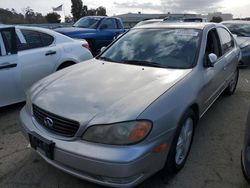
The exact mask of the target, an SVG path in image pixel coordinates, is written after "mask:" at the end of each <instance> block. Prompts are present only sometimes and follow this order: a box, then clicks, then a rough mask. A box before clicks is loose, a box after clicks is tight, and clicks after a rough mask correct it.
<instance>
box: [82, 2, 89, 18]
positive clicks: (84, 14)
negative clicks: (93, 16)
mask: <svg viewBox="0 0 250 188" xmlns="http://www.w3.org/2000/svg"><path fill="white" fill-rule="evenodd" d="M84 16H88V7H87V5H84V6H83V8H82V17H84Z"/></svg>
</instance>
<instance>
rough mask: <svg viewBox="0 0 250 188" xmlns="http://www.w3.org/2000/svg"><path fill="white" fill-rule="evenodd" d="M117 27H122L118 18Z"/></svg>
mask: <svg viewBox="0 0 250 188" xmlns="http://www.w3.org/2000/svg"><path fill="white" fill-rule="evenodd" d="M116 23H117V27H118V29H122V24H121V22H120V21H119V20H116Z"/></svg>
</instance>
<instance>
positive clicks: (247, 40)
mask: <svg viewBox="0 0 250 188" xmlns="http://www.w3.org/2000/svg"><path fill="white" fill-rule="evenodd" d="M236 42H237V44H238V45H239V47H240V48H244V47H246V46H248V45H250V37H239V36H238V37H237V38H236Z"/></svg>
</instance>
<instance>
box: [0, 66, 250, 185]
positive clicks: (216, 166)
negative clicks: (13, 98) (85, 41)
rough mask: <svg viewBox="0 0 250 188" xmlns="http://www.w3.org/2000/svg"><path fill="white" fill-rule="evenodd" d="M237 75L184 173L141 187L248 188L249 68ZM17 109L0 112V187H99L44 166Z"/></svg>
mask: <svg viewBox="0 0 250 188" xmlns="http://www.w3.org/2000/svg"><path fill="white" fill-rule="evenodd" d="M240 73H241V74H240V81H239V86H238V89H237V91H236V93H235V95H233V96H231V97H220V98H219V100H218V101H217V102H216V103H215V104H214V105H213V106H212V108H211V109H210V110H209V111H208V112H207V113H206V114H205V116H204V117H203V118H202V119H201V121H200V123H199V127H198V128H197V131H196V135H195V139H194V144H193V147H192V150H191V153H190V156H189V159H188V161H187V164H186V166H185V168H184V169H183V170H182V171H181V172H180V173H179V174H178V175H177V176H176V177H174V178H173V179H172V180H171V181H170V182H168V184H166V183H163V181H162V180H161V179H160V178H159V175H155V176H153V177H152V178H150V179H149V180H147V181H146V182H144V183H143V184H142V185H140V186H139V188H143V187H147V188H177V187H178V188H186V187H187V188H190V187H192V188H196V187H198V188H200V187H202V188H206V187H209V188H210V187H220V188H231V187H232V188H235V187H237V188H238V187H239V188H243V187H250V185H248V184H247V183H246V181H245V180H244V178H243V175H242V173H241V168H240V151H241V146H242V141H243V134H244V129H245V121H246V115H247V112H248V108H249V106H250V69H243V70H241V71H240ZM21 108H22V105H15V106H12V107H8V108H4V109H0V187H1V188H2V187H18V188H24V187H50V188H54V187H69V188H73V187H82V188H99V187H100V186H98V185H95V184H92V183H89V182H86V181H83V180H80V179H77V178H75V177H72V176H70V175H67V174H65V173H63V172H61V171H60V170H57V169H55V168H54V167H52V166H50V165H48V164H47V163H45V162H44V161H43V160H42V159H41V158H40V157H39V156H38V155H37V154H36V153H35V152H34V151H32V150H31V149H30V148H29V147H28V142H27V141H26V140H25V139H24V137H23V136H22V134H21V132H20V127H19V124H18V115H19V110H20V109H21Z"/></svg>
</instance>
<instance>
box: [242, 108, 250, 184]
mask: <svg viewBox="0 0 250 188" xmlns="http://www.w3.org/2000/svg"><path fill="white" fill-rule="evenodd" d="M241 167H242V172H243V174H244V176H245V178H246V180H247V181H248V182H249V183H250V110H249V113H248V118H247V123H246V131H245V140H244V145H243V149H242V153H241Z"/></svg>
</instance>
